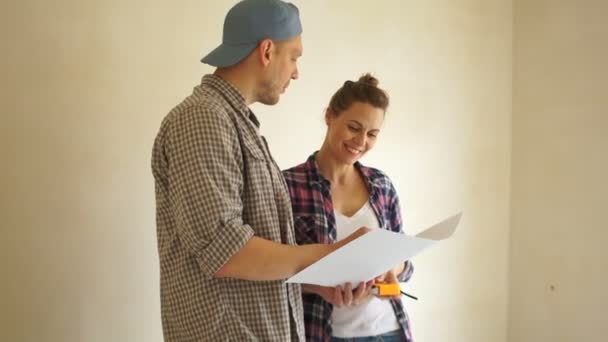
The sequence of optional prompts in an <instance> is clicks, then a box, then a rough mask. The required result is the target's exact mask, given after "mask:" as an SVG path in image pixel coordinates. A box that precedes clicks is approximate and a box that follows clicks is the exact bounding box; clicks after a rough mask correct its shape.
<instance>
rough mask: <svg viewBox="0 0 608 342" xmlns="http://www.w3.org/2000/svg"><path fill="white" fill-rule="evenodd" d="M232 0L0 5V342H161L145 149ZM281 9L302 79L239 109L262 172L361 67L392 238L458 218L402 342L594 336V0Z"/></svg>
mask: <svg viewBox="0 0 608 342" xmlns="http://www.w3.org/2000/svg"><path fill="white" fill-rule="evenodd" d="M233 3H234V2H233V1H200V0H199V1H177V2H171V3H169V2H166V1H157V0H150V1H142V0H139V1H135V0H131V1H116V0H110V1H98V0H84V1H69V0H59V1H54V2H52V3H49V2H45V1H40V0H24V1H19V2H3V3H2V4H1V5H0V13H1V14H0V19H1V20H0V38H1V40H0V41H2V42H3V43H4V44H3V49H2V50H3V53H2V54H1V55H0V58H1V59H2V69H3V70H2V75H3V81H4V82H2V91H1V92H0V99H1V101H2V102H1V103H2V112H1V113H2V115H1V121H0V122H1V125H0V153H2V162H1V163H0V167H1V170H2V172H1V173H0V189H1V191H0V244H1V248H0V256H2V258H1V261H0V264H1V266H2V282H0V293H1V295H0V307H1V308H2V309H1V310H0V340H2V341H87V342H88V341H161V340H162V332H161V327H160V307H159V289H158V257H157V253H156V236H155V222H154V215H155V212H154V191H153V179H152V175H151V171H150V152H151V146H152V142H153V139H154V137H155V134H156V132H157V130H158V127H159V124H160V121H161V119H162V118H163V117H164V116H165V115H166V113H167V112H168V111H169V110H170V109H171V108H172V107H173V106H174V105H175V104H177V103H178V102H179V101H181V100H182V99H183V97H185V96H186V95H187V94H189V93H190V91H191V89H192V87H193V86H194V85H196V84H197V83H198V82H199V81H200V77H201V76H202V75H203V74H204V73H207V72H210V71H212V69H210V68H209V67H207V66H204V65H201V64H200V63H198V60H199V59H200V57H202V56H203V54H204V53H206V52H207V51H210V50H211V49H212V48H214V47H215V46H216V45H217V44H219V42H220V40H221V31H222V29H221V27H222V22H223V18H224V15H225V13H226V11H227V10H228V9H229V8H230V7H231V6H232V4H233ZM295 3H296V4H297V5H298V6H299V7H300V10H301V13H302V20H303V25H304V31H305V32H304V49H305V52H304V57H303V58H302V59H301V63H300V68H301V78H300V80H298V81H296V82H292V86H291V87H290V89H289V90H288V92H287V94H286V95H284V96H283V98H282V100H281V102H280V103H279V105H277V106H274V107H265V106H258V105H256V106H254V110H255V111H256V113H257V114H258V116H259V117H260V119H261V121H262V132H263V134H265V135H266V137H267V138H268V140H269V142H270V145H271V150H272V152H273V154H274V156H275V158H276V159H277V161H278V163H279V164H280V165H281V166H282V167H284V168H286V167H289V166H292V165H294V164H297V163H300V162H302V161H303V160H304V159H305V158H306V157H307V156H308V155H309V154H310V153H311V152H312V151H313V150H314V149H316V148H318V147H319V146H320V144H321V141H322V138H323V136H324V133H325V127H324V125H323V120H322V117H323V110H324V108H325V106H326V104H327V102H328V101H329V98H330V96H331V94H332V93H333V92H334V91H335V90H336V89H337V88H338V87H339V86H340V85H341V84H342V82H343V81H344V80H346V79H356V78H357V77H358V76H359V75H360V74H361V73H363V72H367V71H371V72H373V73H374V74H375V75H376V76H377V77H378V78H379V79H380V82H381V83H380V85H381V86H383V87H385V88H386V89H387V90H388V92H389V93H390V95H391V100H392V103H391V107H390V109H389V112H388V114H387V117H386V121H385V127H384V130H383V132H382V134H381V137H380V140H379V142H378V144H377V147H376V149H375V150H374V151H372V152H371V153H370V155H369V156H367V157H366V158H365V159H364V160H363V162H364V163H366V164H368V165H372V166H375V167H379V168H381V169H383V170H384V171H386V172H387V173H388V174H389V176H391V178H392V179H393V181H394V183H395V184H396V186H397V189H398V191H399V194H400V196H401V200H402V204H403V208H404V218H405V223H406V229H407V230H408V232H409V233H415V232H417V231H419V230H421V229H423V228H425V227H426V226H427V225H429V224H432V223H435V222H436V221H437V220H440V219H442V218H444V217H445V216H447V215H449V214H452V213H455V212H457V211H460V210H463V211H464V218H463V221H462V223H461V226H460V227H459V231H458V232H457V234H456V235H455V236H454V237H453V238H452V239H451V240H449V241H446V242H445V243H442V245H438V246H437V247H436V248H434V249H432V250H429V251H427V252H425V253H423V254H422V255H420V256H418V257H416V259H415V260H414V262H415V265H416V272H415V275H414V278H413V279H412V281H411V283H410V285H409V286H408V290H410V291H411V292H412V293H414V294H416V295H418V296H419V297H420V299H421V300H420V301H419V302H412V301H407V300H406V306H407V308H408V311H409V313H410V315H411V317H412V320H413V324H414V333H415V335H416V337H417V340H418V341H424V342H426V341H455V342H458V341H463V342H464V341H467V342H470V341H473V342H476V341H478V342H487V341H498V342H501V341H507V335H508V336H509V340H511V341H579V340H581V341H582V340H585V341H599V340H600V337H599V336H601V335H600V334H599V333H600V328H601V327H602V325H605V323H606V318H605V315H604V316H602V311H601V309H602V308H603V307H605V306H606V304H607V300H606V297H605V296H606V295H605V294H604V292H602V290H601V289H602V286H603V284H605V283H606V279H607V276H606V273H607V269H608V268H607V267H606V260H608V257H607V255H606V254H607V252H605V251H601V250H600V247H603V246H602V245H603V242H604V241H606V232H605V230H602V229H604V228H606V224H605V222H603V221H602V218H601V217H600V216H599V215H600V214H601V212H602V209H604V208H605V205H604V204H603V198H602V195H603V194H605V193H606V186H605V182H602V181H603V179H602V176H603V175H604V174H606V157H605V156H604V155H605V154H606V153H605V151H606V147H607V146H606V133H605V132H606V128H607V127H606V126H607V124H606V117H605V114H606V113H605V112H606V96H605V90H604V89H603V88H605V87H604V86H603V84H602V83H603V81H604V80H605V79H606V67H605V66H604V65H603V64H604V61H605V60H606V44H605V43H603V42H604V41H605V39H603V37H605V36H606V33H607V32H606V25H605V24H603V17H604V16H603V15H602V14H601V13H605V10H606V5H604V4H603V3H602V2H600V1H578V2H577V3H576V4H577V5H574V4H573V3H569V2H564V1H558V2H555V1H541V0H532V1H517V0H516V1H515V11H513V1H511V0H493V1H483V0H429V1H424V2H422V1H410V0H408V1H397V0H394V1H389V0H382V1H376V2H373V3H372V2H364V1H346V0H340V1H338V0H330V1H322V0H308V1H295ZM513 47H514V48H513ZM512 92H513V94H514V98H512V96H511V94H512ZM512 106H514V108H513V109H512ZM512 115H513V123H514V124H513V132H512V130H511V119H512ZM512 140H513V141H512ZM512 146H513V162H512V164H513V165H511V148H512ZM512 169H513V174H511V170H512ZM511 183H513V184H512V185H513V196H512V197H511V195H510V192H511ZM511 207H512V208H511ZM511 220H512V221H513V228H512V234H510V226H511ZM509 246H510V247H509ZM509 252H510V254H509ZM509 255H510V256H511V259H510V263H511V266H509ZM509 284H510V288H511V290H510V291H509ZM550 285H554V286H555V287H554V291H550V290H548V289H549V287H548V286H550ZM581 292H582V293H584V294H585V295H584V296H581V295H580V293H581ZM508 322H510V323H509V324H508Z"/></svg>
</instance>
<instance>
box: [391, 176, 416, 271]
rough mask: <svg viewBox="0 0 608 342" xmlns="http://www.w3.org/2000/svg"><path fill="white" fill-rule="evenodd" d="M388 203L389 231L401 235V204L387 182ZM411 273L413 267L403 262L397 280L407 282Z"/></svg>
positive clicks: (393, 189) (407, 262) (395, 192)
mask: <svg viewBox="0 0 608 342" xmlns="http://www.w3.org/2000/svg"><path fill="white" fill-rule="evenodd" d="M388 197H389V198H390V201H389V203H390V204H389V211H388V212H389V215H388V219H389V222H390V225H391V230H392V231H394V232H399V233H403V221H402V218H401V204H400V203H399V196H398V195H397V190H396V189H395V187H394V186H393V183H392V182H390V180H389V190H388ZM412 273H414V265H413V264H412V262H411V261H410V260H407V261H405V263H404V267H403V271H401V273H399V274H397V279H398V280H399V281H400V282H407V281H408V280H410V278H411V277H412Z"/></svg>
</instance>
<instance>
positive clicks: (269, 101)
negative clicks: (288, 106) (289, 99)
mask: <svg viewBox="0 0 608 342" xmlns="http://www.w3.org/2000/svg"><path fill="white" fill-rule="evenodd" d="M279 99H280V96H275V97H272V98H271V97H268V98H265V99H261V100H260V103H262V104H265V105H267V106H274V105H276V104H277V103H279Z"/></svg>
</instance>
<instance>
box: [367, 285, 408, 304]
mask: <svg viewBox="0 0 608 342" xmlns="http://www.w3.org/2000/svg"><path fill="white" fill-rule="evenodd" d="M372 293H373V294H374V295H376V296H378V297H394V296H398V295H400V294H402V295H404V296H408V297H410V298H412V299H415V300H418V298H417V297H414V296H412V295H411V294H407V293H405V292H403V291H401V286H399V283H396V284H395V283H393V284H387V283H380V282H375V283H374V285H373V286H372Z"/></svg>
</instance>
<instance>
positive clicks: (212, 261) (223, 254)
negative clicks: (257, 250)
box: [199, 225, 254, 279]
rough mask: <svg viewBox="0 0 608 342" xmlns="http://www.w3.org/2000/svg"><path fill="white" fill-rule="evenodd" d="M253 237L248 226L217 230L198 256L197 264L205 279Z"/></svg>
mask: <svg viewBox="0 0 608 342" xmlns="http://www.w3.org/2000/svg"><path fill="white" fill-rule="evenodd" d="M253 236H254V233H253V229H251V227H250V226H249V225H235V226H231V225H227V226H224V227H222V228H220V229H218V230H217V235H216V236H215V238H214V239H213V240H212V241H211V243H210V244H209V245H207V246H206V248H205V249H203V251H202V253H200V255H199V264H200V267H201V269H202V271H203V274H204V275H205V276H206V277H207V278H209V279H210V278H213V276H214V275H215V274H216V273H217V271H219V270H220V268H222V266H224V265H225V264H226V263H227V262H228V260H229V259H230V258H231V257H232V256H233V255H234V254H236V253H237V252H238V251H239V250H241V248H243V246H245V244H246V243H247V241H249V240H250V239H251V238H252V237H253Z"/></svg>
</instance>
